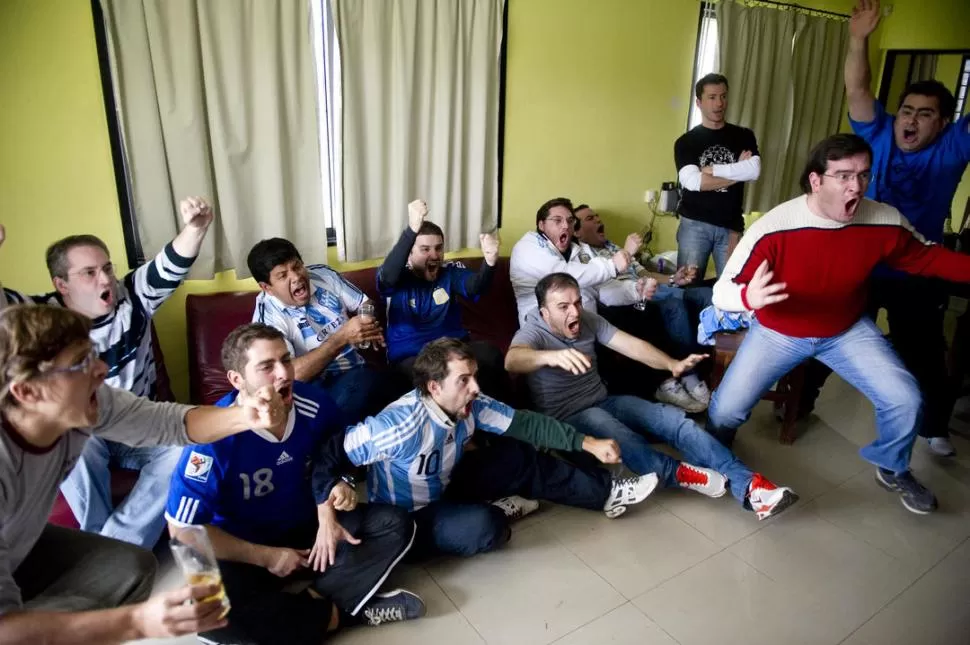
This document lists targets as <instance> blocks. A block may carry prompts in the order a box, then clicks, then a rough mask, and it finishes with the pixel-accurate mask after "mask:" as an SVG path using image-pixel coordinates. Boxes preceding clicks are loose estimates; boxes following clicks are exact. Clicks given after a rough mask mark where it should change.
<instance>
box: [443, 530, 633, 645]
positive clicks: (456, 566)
mask: <svg viewBox="0 0 970 645" xmlns="http://www.w3.org/2000/svg"><path fill="white" fill-rule="evenodd" d="M586 515H587V516H589V518H590V520H591V521H593V518H594V517H595V516H596V514H595V513H591V512H587V513H586ZM553 519H555V518H553ZM551 521H552V520H550V522H551ZM429 573H430V574H431V575H432V577H433V578H434V579H435V581H436V582H437V583H438V585H439V586H440V587H441V588H442V589H443V590H444V592H445V594H447V596H448V597H449V598H450V599H451V601H452V602H453V603H454V604H455V605H456V606H457V607H458V609H459V610H460V611H461V612H462V614H464V616H465V617H466V618H467V619H468V620H469V622H470V623H471V624H472V625H473V626H474V627H475V629H476V630H477V631H478V633H479V634H481V635H482V636H483V637H484V638H485V640H486V641H487V642H488V643H489V645H498V644H500V643H515V644H519V643H530V644H531V643H535V644H541V643H551V642H552V641H554V640H556V639H557V638H560V637H562V636H565V635H566V634H568V633H570V632H572V631H573V630H575V629H576V628H578V627H580V626H582V625H585V624H586V623H588V622H590V621H592V620H594V619H596V618H599V617H600V616H602V615H604V614H605V613H607V612H609V611H610V610H612V609H614V608H616V607H619V606H620V605H622V604H623V603H624V602H625V599H624V598H623V596H621V595H620V594H619V593H618V592H617V591H616V590H615V589H614V588H613V587H611V586H610V585H609V584H607V583H606V582H605V581H604V580H603V579H602V578H601V577H600V576H598V575H597V574H596V573H595V572H594V571H593V570H592V569H590V568H589V567H588V566H586V565H585V564H584V563H583V562H582V561H581V560H580V559H579V558H578V557H576V556H575V555H573V554H572V553H571V552H570V551H569V550H568V549H566V547H564V546H563V545H562V544H561V543H560V542H559V541H558V540H557V539H556V536H555V533H554V532H553V531H551V530H550V529H549V523H547V522H544V523H542V524H539V525H537V526H535V527H532V528H529V529H526V530H524V531H516V532H515V534H514V535H513V538H512V541H511V542H510V543H509V544H508V545H507V546H506V547H505V548H504V549H501V550H499V551H495V552H493V553H485V554H480V555H477V556H475V557H473V558H467V559H457V558H456V559H450V560H446V561H442V562H439V563H437V564H435V565H433V566H430V567H429Z"/></svg>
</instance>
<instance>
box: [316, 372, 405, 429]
mask: <svg viewBox="0 0 970 645" xmlns="http://www.w3.org/2000/svg"><path fill="white" fill-rule="evenodd" d="M317 383H318V385H320V386H322V387H323V389H324V390H326V391H327V394H329V395H330V396H331V397H333V400H334V401H335V402H336V403H337V407H339V408H340V409H341V410H343V412H344V421H345V422H346V423H359V422H360V421H363V420H364V418H365V417H368V416H371V415H374V414H377V413H378V412H380V411H381V410H383V409H384V407H385V406H386V405H387V404H388V403H390V402H391V401H393V400H394V399H396V398H398V397H399V396H401V395H402V394H404V393H405V392H406V391H408V390H409V389H411V388H410V387H408V384H406V383H404V380H403V379H402V377H401V376H400V375H399V374H397V373H395V372H392V371H391V370H387V371H384V372H381V371H377V370H375V369H372V368H370V367H368V366H366V365H364V366H361V367H355V368H353V369H350V370H347V371H346V372H343V373H342V374H334V375H327V376H326V377H325V378H324V379H322V380H320V381H318V382H317Z"/></svg>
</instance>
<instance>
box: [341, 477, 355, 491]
mask: <svg viewBox="0 0 970 645" xmlns="http://www.w3.org/2000/svg"><path fill="white" fill-rule="evenodd" d="M340 480H341V481H342V482H343V483H345V484H347V485H348V486H350V487H351V488H353V489H354V490H357V478H356V477H354V476H353V475H341V476H340Z"/></svg>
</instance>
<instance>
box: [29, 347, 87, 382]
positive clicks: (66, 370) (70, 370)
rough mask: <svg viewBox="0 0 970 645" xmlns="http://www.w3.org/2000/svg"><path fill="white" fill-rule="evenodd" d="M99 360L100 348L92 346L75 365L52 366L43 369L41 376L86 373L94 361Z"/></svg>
mask: <svg viewBox="0 0 970 645" xmlns="http://www.w3.org/2000/svg"><path fill="white" fill-rule="evenodd" d="M96 360H98V349H97V348H96V347H91V349H90V350H88V353H87V354H86V355H85V356H84V358H82V359H81V360H80V361H79V362H77V363H75V364H74V365H68V366H67V367H52V368H50V369H47V370H41V374H40V375H41V376H50V375H52V374H77V373H84V372H87V371H88V370H90V369H91V366H92V365H93V364H94V361H96Z"/></svg>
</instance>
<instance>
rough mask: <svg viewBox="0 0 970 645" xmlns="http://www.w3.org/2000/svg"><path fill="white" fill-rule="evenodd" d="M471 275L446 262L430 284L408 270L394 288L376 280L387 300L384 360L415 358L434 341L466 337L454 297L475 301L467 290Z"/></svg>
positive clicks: (459, 310) (472, 275)
mask: <svg viewBox="0 0 970 645" xmlns="http://www.w3.org/2000/svg"><path fill="white" fill-rule="evenodd" d="M474 276H475V273H474V272H473V271H470V270H469V269H466V268H465V266H464V265H463V264H461V263H460V262H450V263H447V264H445V265H443V266H442V267H441V270H440V271H439V272H438V277H437V278H435V280H434V282H428V281H427V280H425V279H424V278H419V277H417V276H415V275H414V274H413V273H411V272H410V271H405V272H404V273H403V274H402V275H401V279H400V282H399V283H398V284H397V286H396V287H386V286H383V285H381V284H380V281H378V286H379V287H380V289H381V295H382V296H385V297H387V359H388V360H389V361H391V362H392V363H394V362H397V361H400V360H404V359H405V358H408V357H410V356H417V355H418V352H420V351H421V348H422V347H424V346H425V344H427V343H430V342H431V341H433V340H435V339H438V338H465V337H466V336H468V332H466V331H465V330H464V329H463V328H462V326H461V307H460V306H459V305H458V302H457V301H456V300H455V296H456V295H459V296H462V297H464V298H477V296H473V295H470V294H469V293H468V290H467V289H468V283H469V281H470V280H471V279H472V278H473V277H474Z"/></svg>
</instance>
